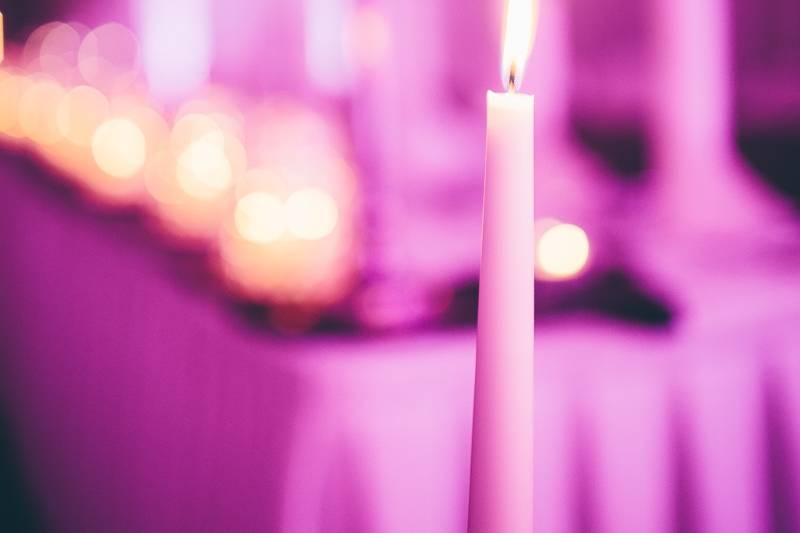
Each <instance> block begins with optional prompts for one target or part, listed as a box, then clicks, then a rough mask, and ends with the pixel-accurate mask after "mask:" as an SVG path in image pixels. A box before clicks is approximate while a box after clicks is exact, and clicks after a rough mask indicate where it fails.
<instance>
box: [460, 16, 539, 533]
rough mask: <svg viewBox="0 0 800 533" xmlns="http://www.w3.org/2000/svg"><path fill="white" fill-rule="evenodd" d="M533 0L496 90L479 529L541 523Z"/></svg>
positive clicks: (488, 183)
mask: <svg viewBox="0 0 800 533" xmlns="http://www.w3.org/2000/svg"><path fill="white" fill-rule="evenodd" d="M534 15H535V6H534V3H533V0H509V2H508V5H507V9H506V24H505V26H506V27H505V45H504V49H503V76H504V79H505V80H507V83H508V85H507V89H508V92H507V93H504V94H498V93H494V92H491V91H490V92H489V93H488V94H487V108H488V109H487V135H486V138H487V141H486V174H485V184H484V200H483V244H482V255H481V272H480V292H479V300H478V336H477V356H476V365H475V398H474V412H473V428H472V466H471V473H470V499H469V500H470V501H469V531H470V533H509V532H513V533H530V532H531V531H532V530H533V272H534V232H533V97H532V96H530V95H524V94H518V93H516V89H517V87H518V85H519V83H520V81H521V79H522V73H523V69H524V66H525V62H526V60H527V57H528V55H529V53H530V48H531V46H532V42H533V29H534V27H535V25H534V19H535V16H534Z"/></svg>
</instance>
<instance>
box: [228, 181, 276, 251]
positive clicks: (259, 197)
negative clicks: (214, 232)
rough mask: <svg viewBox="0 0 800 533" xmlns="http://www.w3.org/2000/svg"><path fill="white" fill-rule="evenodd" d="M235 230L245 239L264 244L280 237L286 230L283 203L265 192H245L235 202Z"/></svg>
mask: <svg viewBox="0 0 800 533" xmlns="http://www.w3.org/2000/svg"><path fill="white" fill-rule="evenodd" d="M234 221H235V224H236V231H237V232H238V233H239V235H241V236H242V237H243V238H244V239H245V240H247V241H250V242H252V243H256V244H266V243H270V242H273V241H277V240H278V239H280V238H281V237H282V236H283V234H284V232H285V230H286V214H285V211H284V207H283V204H282V203H281V201H280V200H279V199H278V198H276V197H275V196H274V195H272V194H269V193H266V192H253V193H250V194H247V195H246V196H244V197H243V198H241V199H240V200H239V201H238V202H237V203H236V209H235V211H234Z"/></svg>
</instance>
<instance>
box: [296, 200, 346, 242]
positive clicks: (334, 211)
mask: <svg viewBox="0 0 800 533" xmlns="http://www.w3.org/2000/svg"><path fill="white" fill-rule="evenodd" d="M286 218H287V224H288V226H289V231H291V232H292V233H293V234H294V235H295V236H296V237H298V238H300V239H305V240H309V241H313V240H318V239H322V238H323V237H327V236H328V235H330V234H331V232H332V231H333V229H334V228H335V227H336V223H337V222H338V220H339V209H338V207H337V206H336V202H334V201H333V198H331V195H330V194H328V193H327V192H325V191H323V190H322V189H319V188H316V187H308V188H306V189H301V190H299V191H296V192H294V193H292V194H291V196H289V198H288V199H287V200H286Z"/></svg>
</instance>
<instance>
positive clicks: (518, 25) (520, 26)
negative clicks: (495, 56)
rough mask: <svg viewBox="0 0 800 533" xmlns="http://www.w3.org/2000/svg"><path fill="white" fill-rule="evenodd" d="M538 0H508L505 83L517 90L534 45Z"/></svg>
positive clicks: (504, 60) (505, 34)
mask: <svg viewBox="0 0 800 533" xmlns="http://www.w3.org/2000/svg"><path fill="white" fill-rule="evenodd" d="M537 17H538V0H508V2H507V4H506V18H505V31H504V41H503V62H502V66H503V74H502V75H503V83H505V84H506V88H507V89H511V90H516V89H517V88H518V87H519V86H520V84H521V82H522V75H523V74H524V71H525V64H526V63H527V62H528V56H529V55H530V53H531V48H532V47H533V38H534V34H535V31H536V23H537V20H536V19H537Z"/></svg>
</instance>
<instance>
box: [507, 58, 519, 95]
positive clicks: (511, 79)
mask: <svg viewBox="0 0 800 533" xmlns="http://www.w3.org/2000/svg"><path fill="white" fill-rule="evenodd" d="M506 89H508V92H510V93H515V92H517V69H516V68H515V65H514V64H512V65H511V68H509V70H508V84H507V85H506Z"/></svg>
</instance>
